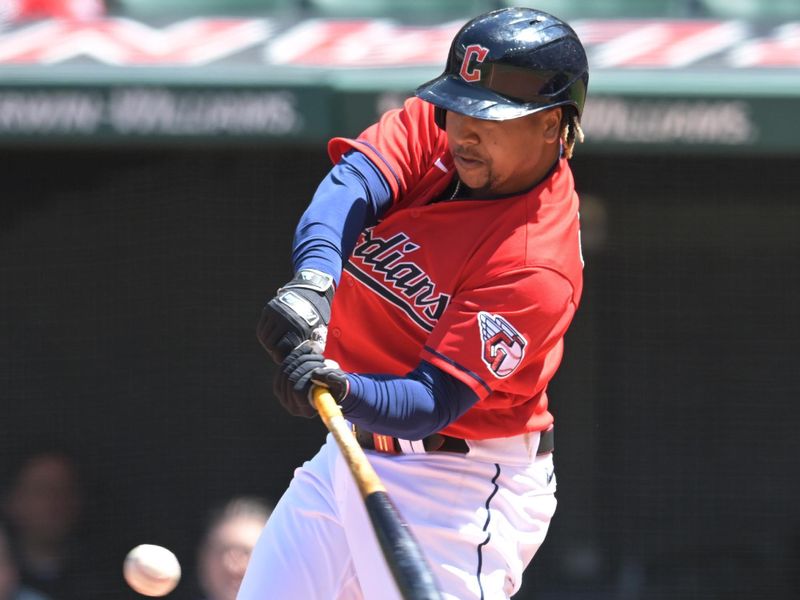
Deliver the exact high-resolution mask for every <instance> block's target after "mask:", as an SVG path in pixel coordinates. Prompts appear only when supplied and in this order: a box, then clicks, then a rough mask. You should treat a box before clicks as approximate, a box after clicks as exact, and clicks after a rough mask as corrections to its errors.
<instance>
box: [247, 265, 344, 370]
mask: <svg viewBox="0 0 800 600" xmlns="http://www.w3.org/2000/svg"><path fill="white" fill-rule="evenodd" d="M334 290H335V286H334V282H333V277H331V276H330V275H328V274H326V273H322V272H321V271H316V270H314V269H303V270H301V271H299V272H298V273H297V274H296V275H295V276H294V278H293V279H292V280H291V281H290V282H288V283H287V284H286V285H284V286H283V287H281V288H280V289H279V290H278V292H277V294H276V295H275V297H274V298H273V299H272V300H270V301H269V302H267V305H266V306H265V307H264V310H263V311H262V313H261V319H260V320H259V322H258V328H257V336H258V340H259V341H260V342H261V345H262V346H264V348H265V349H266V351H267V352H268V353H269V355H270V356H271V357H272V359H273V360H274V361H275V362H276V363H280V362H282V361H283V359H284V357H286V356H287V355H288V354H289V353H290V352H291V351H292V349H294V348H296V347H297V346H298V345H300V344H301V343H302V342H304V341H306V340H308V339H310V338H311V332H312V331H313V330H314V329H316V328H317V327H320V326H323V325H327V324H328V321H330V317H331V303H332V302H333V293H334Z"/></svg>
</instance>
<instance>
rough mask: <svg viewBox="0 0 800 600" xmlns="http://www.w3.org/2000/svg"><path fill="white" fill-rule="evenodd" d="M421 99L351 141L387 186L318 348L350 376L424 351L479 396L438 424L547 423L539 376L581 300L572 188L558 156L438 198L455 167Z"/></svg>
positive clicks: (507, 429) (502, 433) (551, 364)
mask: <svg viewBox="0 0 800 600" xmlns="http://www.w3.org/2000/svg"><path fill="white" fill-rule="evenodd" d="M433 109H434V107H433V105H431V104H428V103H426V102H423V101H422V100H419V99H417V98H412V99H409V100H407V101H406V103H405V105H404V107H403V108H402V109H398V110H393V111H389V112H387V113H386V114H385V115H384V116H383V117H382V118H381V120H380V121H379V122H378V123H376V124H375V125H373V126H372V127H370V128H369V129H367V130H366V131H364V132H363V133H362V134H361V135H360V136H359V137H358V138H357V139H355V140H353V139H344V138H335V139H333V140H331V142H330V144H329V147H328V150H329V153H330V156H331V158H332V160H333V161H334V162H337V161H338V160H339V158H340V157H341V155H342V154H344V153H345V152H347V151H348V150H350V149H351V148H354V149H356V150H359V151H360V152H363V153H364V154H366V155H367V156H368V157H369V158H370V160H372V162H373V163H374V164H375V165H376V166H377V167H378V168H379V169H380V170H381V172H382V173H383V175H384V177H385V178H386V180H387V181H388V182H389V185H390V186H391V188H392V194H393V202H392V206H391V207H390V208H389V210H388V211H387V212H386V213H385V214H384V215H383V217H382V218H381V220H380V222H379V223H378V224H377V225H375V226H374V227H371V228H369V229H367V230H366V231H364V232H363V233H362V234H361V237H360V238H359V240H358V242H357V243H356V246H355V249H354V250H353V253H352V255H351V256H350V259H349V261H348V262H347V263H346V264H345V267H344V272H343V273H342V278H341V281H340V283H339V287H338V288H337V291H336V295H335V297H334V303H333V312H332V318H331V322H330V325H329V328H328V341H327V346H326V351H325V354H326V356H327V357H329V358H332V359H334V360H336V361H338V362H339V364H340V365H341V367H342V368H343V369H345V370H348V371H353V372H356V373H367V374H368V373H390V374H395V375H405V374H406V373H408V372H410V371H412V370H413V369H414V368H415V367H416V366H417V365H418V364H419V362H420V360H425V361H428V362H430V363H432V364H434V365H436V367H438V368H439V369H441V370H443V371H445V372H446V373H448V374H450V375H452V376H453V377H456V378H458V379H459V380H461V381H462V382H464V383H465V384H467V385H468V386H469V387H470V388H471V389H472V390H473V391H474V392H475V393H476V394H477V395H478V398H479V401H478V402H477V403H476V404H475V405H474V406H472V407H471V408H470V409H469V410H468V411H467V412H466V413H465V414H464V415H462V416H461V417H460V418H459V419H458V420H457V421H455V422H454V423H451V424H450V425H448V426H447V427H446V428H445V429H444V430H442V433H445V434H447V435H452V436H455V437H461V438H466V439H486V438H497V437H507V436H512V435H517V434H520V433H523V432H526V431H538V430H542V429H545V428H547V427H548V426H549V425H550V424H551V423H552V422H553V417H552V415H551V414H550V412H548V410H547V392H546V389H547V384H548V382H549V381H550V379H551V378H552V377H553V375H554V374H555V372H556V369H557V368H558V365H559V363H560V362H561V357H562V350H563V338H564V333H565V332H566V330H567V327H568V325H569V323H570V321H571V320H572V317H573V315H574V314H575V310H576V308H577V306H578V302H579V300H580V295H581V289H582V281H583V274H582V271H583V261H582V258H581V252H580V230H579V223H578V197H577V195H576V193H575V190H574V184H573V179H572V173H571V171H570V168H569V164H568V163H567V161H566V159H563V158H562V159H560V161H559V163H558V164H557V165H556V167H555V169H554V170H553V171H552V172H551V173H550V175H548V176H547V177H546V178H545V179H544V180H543V181H541V182H540V183H539V184H538V185H536V186H535V187H534V188H532V189H530V190H527V191H525V192H522V193H520V194H518V195H512V196H506V197H502V198H493V199H484V200H482V199H476V198H469V199H459V198H458V197H456V198H454V199H451V200H440V201H438V202H433V200H436V199H437V198H439V197H440V196H441V195H442V193H443V192H444V190H445V189H446V188H447V186H448V185H449V184H450V183H451V182H452V179H453V177H454V175H455V174H456V171H455V167H454V165H453V159H452V157H451V155H450V153H449V150H448V147H447V134H446V133H445V132H444V131H442V130H441V129H439V128H438V127H437V126H436V124H435V123H434V120H433Z"/></svg>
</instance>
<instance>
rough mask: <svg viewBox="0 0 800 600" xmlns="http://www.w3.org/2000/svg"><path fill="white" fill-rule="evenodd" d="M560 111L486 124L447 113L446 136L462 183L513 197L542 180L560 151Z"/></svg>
mask: <svg viewBox="0 0 800 600" xmlns="http://www.w3.org/2000/svg"><path fill="white" fill-rule="evenodd" d="M560 137H561V108H552V109H549V110H544V111H541V112H537V113H533V114H532V115H527V116H524V117H520V118H518V119H511V120H508V121H487V120H484V119H475V118H473V117H467V116H465V115H460V114H458V113H454V112H448V113H447V138H448V145H449V147H450V153H451V154H452V155H453V160H454V162H455V166H456V170H457V171H458V176H459V177H460V178H461V181H462V182H463V183H464V184H466V185H467V186H468V187H470V188H472V189H473V190H476V191H477V192H479V193H483V194H492V195H500V194H513V193H516V192H521V191H523V190H526V189H528V188H530V187H531V186H532V185H533V184H535V183H536V182H537V181H539V179H541V178H542V177H544V175H545V174H546V173H547V171H548V170H549V169H550V167H551V166H552V165H553V161H555V159H556V157H557V156H558V152H559V148H560V146H559V141H560Z"/></svg>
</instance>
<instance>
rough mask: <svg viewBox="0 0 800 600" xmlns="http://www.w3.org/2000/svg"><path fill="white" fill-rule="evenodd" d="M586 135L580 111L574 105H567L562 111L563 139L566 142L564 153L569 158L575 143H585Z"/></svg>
mask: <svg viewBox="0 0 800 600" xmlns="http://www.w3.org/2000/svg"><path fill="white" fill-rule="evenodd" d="M584 137H585V136H584V135H583V129H581V118H580V117H579V116H578V111H577V110H575V108H574V107H572V106H565V107H564V109H563V111H562V113H561V140H562V141H563V142H564V155H565V156H566V157H567V158H568V159H569V158H572V154H573V153H574V151H575V144H576V143H577V142H580V143H583V140H584Z"/></svg>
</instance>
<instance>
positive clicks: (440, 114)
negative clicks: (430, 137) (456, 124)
mask: <svg viewBox="0 0 800 600" xmlns="http://www.w3.org/2000/svg"><path fill="white" fill-rule="evenodd" d="M446 115H447V111H446V110H445V109H443V108H439V107H438V106H437V107H435V108H434V109H433V122H434V123H436V124H437V125H438V126H439V129H441V130H442V131H444V129H445V125H446Z"/></svg>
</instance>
